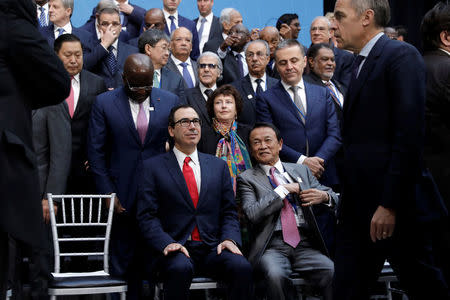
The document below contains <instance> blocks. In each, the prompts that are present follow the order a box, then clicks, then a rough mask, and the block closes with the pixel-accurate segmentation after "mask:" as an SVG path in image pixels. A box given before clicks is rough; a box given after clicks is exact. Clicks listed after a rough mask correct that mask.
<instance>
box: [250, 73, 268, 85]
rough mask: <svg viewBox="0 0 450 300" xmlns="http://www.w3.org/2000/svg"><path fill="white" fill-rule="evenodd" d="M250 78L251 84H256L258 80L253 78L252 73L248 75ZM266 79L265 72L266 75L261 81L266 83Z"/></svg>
mask: <svg viewBox="0 0 450 300" xmlns="http://www.w3.org/2000/svg"><path fill="white" fill-rule="evenodd" d="M248 76H249V77H250V82H251V83H253V82H255V80H256V79H258V78H256V77H253V76H252V75H250V73H248ZM266 78H267V77H266V72H264V75H263V76H262V77H261V80H262V82H263V83H265V82H266Z"/></svg>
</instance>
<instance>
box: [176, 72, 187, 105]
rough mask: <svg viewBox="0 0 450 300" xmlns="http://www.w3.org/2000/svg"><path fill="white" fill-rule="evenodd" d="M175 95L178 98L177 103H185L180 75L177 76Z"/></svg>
mask: <svg viewBox="0 0 450 300" xmlns="http://www.w3.org/2000/svg"><path fill="white" fill-rule="evenodd" d="M177 96H178V98H179V101H178V103H179V104H186V103H187V100H186V94H185V91H184V83H183V78H182V77H181V76H178V87H177Z"/></svg>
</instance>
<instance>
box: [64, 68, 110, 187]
mask: <svg viewBox="0 0 450 300" xmlns="http://www.w3.org/2000/svg"><path fill="white" fill-rule="evenodd" d="M103 92H106V86H105V82H104V81H103V78H101V77H100V76H97V75H95V74H93V73H91V72H89V71H86V70H82V71H81V73H80V95H79V97H78V102H77V106H76V108H75V112H74V114H73V117H72V119H71V120H70V123H71V129H70V130H71V132H72V163H71V168H70V175H69V182H68V183H67V192H68V193H73V194H86V193H95V188H94V186H95V185H94V184H93V178H92V173H91V172H90V171H87V170H86V166H85V162H86V161H87V160H88V158H87V144H86V142H87V133H88V128H89V119H90V117H91V108H92V105H93V104H94V101H95V98H96V97H97V95H99V94H101V93H103ZM64 108H65V110H64V112H65V115H66V117H67V118H70V117H69V109H68V107H67V105H65V106H64Z"/></svg>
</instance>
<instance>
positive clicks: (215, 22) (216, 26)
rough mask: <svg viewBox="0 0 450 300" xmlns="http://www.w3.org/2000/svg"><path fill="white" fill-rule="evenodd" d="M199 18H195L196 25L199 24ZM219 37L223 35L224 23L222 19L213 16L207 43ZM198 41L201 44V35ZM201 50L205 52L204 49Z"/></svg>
mask: <svg viewBox="0 0 450 300" xmlns="http://www.w3.org/2000/svg"><path fill="white" fill-rule="evenodd" d="M198 19H199V18H197V19H194V20H193V21H194V23H195V26H197V22H198ZM217 37H222V24H220V20H219V18H218V17H216V16H213V19H212V23H211V29H210V30H209V35H208V40H207V41H206V43H207V42H208V41H210V40H212V39H214V38H217ZM198 42H199V44H200V42H201V37H200V36H199V37H198ZM206 43H205V45H206ZM203 47H204V46H203ZM216 50H217V49H216ZM200 52H202V53H203V50H202V49H200Z"/></svg>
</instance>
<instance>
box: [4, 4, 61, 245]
mask: <svg viewBox="0 0 450 300" xmlns="http://www.w3.org/2000/svg"><path fill="white" fill-rule="evenodd" d="M37 26H38V25H37V19H36V5H35V4H33V2H32V1H28V0H4V1H1V2H0V28H1V30H0V70H1V71H0V82H1V85H0V170H1V174H2V175H1V180H0V191H1V193H2V196H1V197H0V206H1V208H2V209H1V210H0V230H1V231H3V232H7V233H9V234H10V235H11V236H12V237H14V238H16V239H19V240H21V241H24V242H26V243H30V244H34V245H38V244H39V243H40V242H41V229H42V227H41V226H42V223H43V222H42V206H41V203H40V201H39V200H40V199H39V181H38V173H37V169H36V157H35V153H34V150H33V142H32V130H31V109H38V108H40V107H43V106H46V105H54V104H58V103H59V102H61V101H63V100H64V99H65V98H66V97H67V96H68V95H69V92H70V79H69V76H68V75H67V72H66V71H65V69H64V66H63V64H62V63H61V61H60V59H59V58H58V57H57V56H56V55H55V53H54V51H53V50H52V49H50V47H49V45H48V43H47V41H46V40H45V39H44V38H43V37H42V36H41V35H40V34H39V31H38V30H37ZM24 187H26V188H24ZM24 224H26V226H24Z"/></svg>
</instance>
